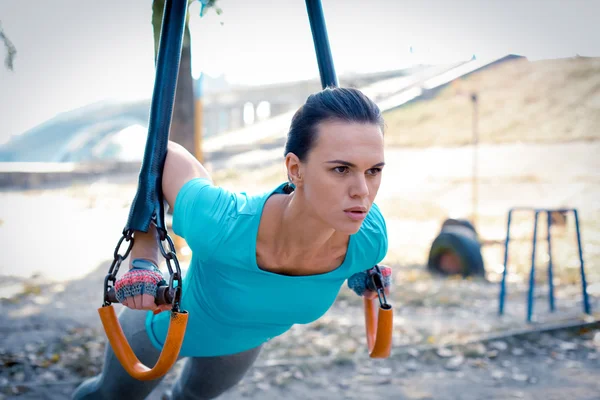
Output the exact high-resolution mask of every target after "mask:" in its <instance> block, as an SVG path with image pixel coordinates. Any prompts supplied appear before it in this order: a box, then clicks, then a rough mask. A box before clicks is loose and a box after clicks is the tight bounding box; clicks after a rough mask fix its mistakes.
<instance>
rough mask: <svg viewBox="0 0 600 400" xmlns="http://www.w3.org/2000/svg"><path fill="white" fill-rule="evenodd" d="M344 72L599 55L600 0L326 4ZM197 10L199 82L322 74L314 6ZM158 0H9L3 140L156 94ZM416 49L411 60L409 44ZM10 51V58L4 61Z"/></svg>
mask: <svg viewBox="0 0 600 400" xmlns="http://www.w3.org/2000/svg"><path fill="white" fill-rule="evenodd" d="M322 2H323V8H324V12H325V17H326V19H327V28H328V32H329V39H330V42H331V48H332V52H333V57H334V62H335V67H336V70H337V72H338V74H340V73H344V72H347V71H357V72H366V71H379V70H387V69H393V68H402V67H405V66H408V65H410V64H411V63H415V62H424V63H444V62H450V61H457V60H466V59H469V58H470V57H471V56H472V55H473V54H475V55H476V56H477V57H478V58H485V57H494V56H502V55H505V54H508V53H514V54H520V55H524V56H526V57H528V58H529V59H531V60H539V59H550V58H562V57H572V56H574V55H576V54H580V55H586V56H600V27H599V26H600V25H599V24H598V22H597V18H598V15H600V0H477V1H476V0H460V1H449V0H419V1H417V0H412V1H404V0H362V1H358V0H322ZM218 3H219V4H220V6H221V8H222V9H223V14H222V15H221V16H217V15H216V14H215V13H214V12H210V13H209V15H207V16H205V17H203V18H200V17H199V15H198V10H199V4H198V3H197V2H196V3H195V4H194V5H193V6H192V9H191V27H192V37H193V44H192V45H193V48H192V51H193V58H194V60H193V61H194V74H198V73H199V72H200V71H204V72H205V73H208V74H210V75H219V74H225V75H226V77H227V79H228V80H230V81H231V82H236V83H245V84H262V83H269V82H280V81H286V80H295V79H306V78H311V77H317V76H318V69H317V64H316V59H315V55H314V47H313V42H312V37H311V32H310V26H309V24H308V18H307V15H306V7H305V2H304V0H218ZM151 4H152V1H151V0H101V1H91V0H89V1H81V0H60V1H41V0H38V1H22V0H0V21H1V23H2V26H3V28H4V30H5V33H6V34H7V35H8V37H9V38H10V39H11V41H12V42H13V43H14V45H15V46H16V48H17V51H18V53H17V58H16V62H15V71H13V72H10V71H8V70H6V68H4V67H0V143H1V142H2V141H4V140H6V139H7V138H8V137H9V136H10V135H11V134H17V133H21V132H22V131H23V130H26V129H28V128H31V127H33V126H35V125H37V124H38V123H40V122H43V121H44V120H46V119H48V118H51V117H53V116H54V115H56V114H57V113H60V112H62V111H67V110H70V109H73V108H77V107H80V106H83V105H86V104H89V103H92V102H96V101H101V100H103V99H107V98H122V99H135V98H143V97H148V98H149V97H150V96H151V93H152V85H153V79H154V63H153V43H152V26H151V24H150V21H151ZM411 46H412V48H413V49H414V52H413V53H412V54H411V53H410V51H409V50H410V48H411ZM4 55H5V52H4V49H2V48H0V58H4Z"/></svg>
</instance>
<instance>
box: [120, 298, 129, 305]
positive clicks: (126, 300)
mask: <svg viewBox="0 0 600 400" xmlns="http://www.w3.org/2000/svg"><path fill="white" fill-rule="evenodd" d="M121 304H123V305H124V306H125V307H131V306H130V305H129V301H128V298H127V297H126V298H124V299H123V301H121Z"/></svg>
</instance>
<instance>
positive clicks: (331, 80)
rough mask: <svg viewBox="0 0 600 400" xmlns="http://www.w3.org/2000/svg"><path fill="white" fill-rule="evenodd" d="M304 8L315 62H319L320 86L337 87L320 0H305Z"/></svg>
mask: <svg viewBox="0 0 600 400" xmlns="http://www.w3.org/2000/svg"><path fill="white" fill-rule="evenodd" d="M306 10H307V12H308V20H309V21H310V29H311V31H312V37H313V42H314V44H315V52H316V53H317V63H318V64H319V74H320V75H321V87H322V88H323V89H325V88H326V87H331V86H333V87H337V86H338V80H337V76H336V74H335V68H334V66H333V57H332V55H331V47H330V46H329V38H328V36H327V26H326V25H325V16H324V15H323V7H322V5H321V0H306Z"/></svg>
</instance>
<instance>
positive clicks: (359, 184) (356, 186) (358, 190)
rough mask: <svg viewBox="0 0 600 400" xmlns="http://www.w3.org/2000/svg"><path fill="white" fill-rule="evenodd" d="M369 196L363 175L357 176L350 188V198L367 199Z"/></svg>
mask: <svg viewBox="0 0 600 400" xmlns="http://www.w3.org/2000/svg"><path fill="white" fill-rule="evenodd" d="M368 195H369V185H368V184H367V178H366V177H365V176H364V175H362V174H361V175H358V176H357V177H356V179H354V181H353V182H352V186H351V187H350V197H361V198H362V197H367V196H368Z"/></svg>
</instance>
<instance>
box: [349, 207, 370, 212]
mask: <svg viewBox="0 0 600 400" xmlns="http://www.w3.org/2000/svg"><path fill="white" fill-rule="evenodd" d="M344 211H345V212H361V213H366V212H367V207H352V208H346V209H345V210H344Z"/></svg>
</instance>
